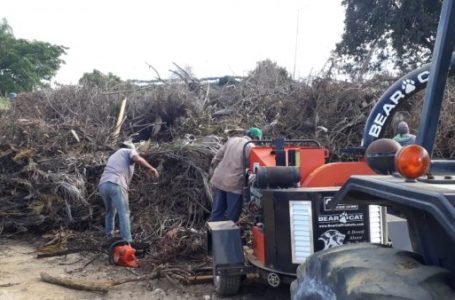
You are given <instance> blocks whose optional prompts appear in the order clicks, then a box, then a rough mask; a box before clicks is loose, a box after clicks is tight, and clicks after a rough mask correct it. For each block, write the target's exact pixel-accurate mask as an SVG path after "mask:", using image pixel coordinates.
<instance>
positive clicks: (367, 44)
mask: <svg viewBox="0 0 455 300" xmlns="http://www.w3.org/2000/svg"><path fill="white" fill-rule="evenodd" d="M441 3H442V0H390V1H389V0H387V1H384V0H343V1H342V4H343V5H344V6H345V8H346V17H345V29H344V34H343V37H342V41H341V42H340V43H339V44H338V45H337V48H336V54H338V58H339V61H340V62H341V65H342V66H343V68H344V71H346V72H348V73H349V74H351V75H353V74H356V75H361V74H363V73H365V72H367V71H370V72H371V71H383V70H395V71H396V70H399V71H404V72H407V71H409V70H411V69H414V68H415V67H417V66H419V65H421V64H422V63H426V62H428V61H429V59H430V58H431V51H432V50H433V45H434V41H435V38H436V31H437V25H438V20H439V14H440V9H441Z"/></svg>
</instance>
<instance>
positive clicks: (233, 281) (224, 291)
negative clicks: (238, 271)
mask: <svg viewBox="0 0 455 300" xmlns="http://www.w3.org/2000/svg"><path fill="white" fill-rule="evenodd" d="M241 279H242V278H241V276H240V275H233V276H228V275H216V276H213V285H214V286H215V292H216V293H217V294H218V295H219V296H222V297H223V296H230V295H235V294H237V293H238V292H239V289H240V284H241Z"/></svg>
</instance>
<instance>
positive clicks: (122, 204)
mask: <svg viewBox="0 0 455 300" xmlns="http://www.w3.org/2000/svg"><path fill="white" fill-rule="evenodd" d="M99 191H100V193H101V197H103V201H104V206H105V207H106V218H105V227H104V233H105V234H106V236H109V235H112V233H113V231H114V226H115V224H114V222H115V215H116V214H117V212H118V217H119V223H120V235H121V236H122V238H123V240H124V241H126V242H128V243H131V242H132V241H133V239H132V238H131V228H130V208H129V205H128V193H127V191H126V190H125V189H124V188H122V187H121V186H119V185H118V184H115V183H112V182H104V183H102V184H101V185H100V186H99Z"/></svg>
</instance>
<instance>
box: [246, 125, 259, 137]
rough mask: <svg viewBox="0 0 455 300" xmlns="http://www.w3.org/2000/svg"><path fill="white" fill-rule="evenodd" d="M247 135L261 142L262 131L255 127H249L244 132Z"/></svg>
mask: <svg viewBox="0 0 455 300" xmlns="http://www.w3.org/2000/svg"><path fill="white" fill-rule="evenodd" d="M246 134H247V135H249V136H253V137H257V138H258V139H259V140H262V130H261V129H259V128H257V127H251V128H250V129H248V131H247V132H246Z"/></svg>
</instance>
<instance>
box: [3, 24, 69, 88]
mask: <svg viewBox="0 0 455 300" xmlns="http://www.w3.org/2000/svg"><path fill="white" fill-rule="evenodd" d="M65 49H67V48H65V47H63V46H58V45H52V44H50V43H47V42H41V41H27V40H24V39H16V38H15V37H14V34H13V31H12V29H11V27H10V26H9V25H8V22H7V21H6V19H3V20H2V21H1V22H0V95H5V94H6V93H9V92H21V91H29V90H32V89H33V88H35V87H37V86H41V85H43V84H45V81H49V80H50V79H51V78H52V77H53V76H54V75H55V73H56V72H57V70H58V69H59V68H60V65H61V64H62V63H64V61H63V60H62V59H60V57H61V56H62V55H63V54H65Z"/></svg>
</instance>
